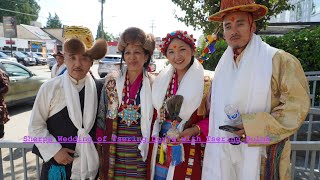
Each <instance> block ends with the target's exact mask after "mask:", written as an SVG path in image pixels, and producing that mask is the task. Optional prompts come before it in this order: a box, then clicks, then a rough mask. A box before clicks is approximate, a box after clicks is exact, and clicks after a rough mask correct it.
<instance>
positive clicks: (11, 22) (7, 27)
mask: <svg viewBox="0 0 320 180" xmlns="http://www.w3.org/2000/svg"><path fill="white" fill-rule="evenodd" d="M3 33H4V37H6V38H16V37H17V21H16V18H15V17H13V16H3Z"/></svg>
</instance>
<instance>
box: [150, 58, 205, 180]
mask: <svg viewBox="0 0 320 180" xmlns="http://www.w3.org/2000/svg"><path fill="white" fill-rule="evenodd" d="M173 73H174V67H173V66H172V65H168V66H167V67H166V68H165V69H163V70H162V71H161V72H160V74H159V75H158V76H157V77H156V79H155V81H154V83H153V86H152V103H153V106H154V108H155V109H156V110H157V112H160V108H161V107H162V105H163V101H164V98H165V94H166V92H167V89H168V86H169V83H170V81H171V79H172V76H173ZM203 89H204V69H203V67H202V65H201V64H200V63H199V62H198V61H197V60H195V61H194V62H193V64H192V66H191V67H190V68H189V69H188V71H187V73H186V74H185V75H184V76H183V78H182V80H181V83H180V85H179V88H178V91H177V93H176V94H177V95H182V96H183V98H184V99H183V103H182V106H181V110H180V114H179V117H181V119H182V121H181V122H180V124H179V125H178V128H177V129H178V130H179V132H182V131H183V128H184V125H185V123H186V122H187V121H188V120H189V119H190V117H191V115H192V114H193V113H194V112H195V110H196V109H197V108H198V107H199V106H200V104H201V101H202V97H203ZM159 122H160V113H158V116H157V119H156V121H155V123H154V127H153V132H152V136H155V137H159V132H160V130H161V129H160V128H161V127H160V124H159ZM157 148H158V143H155V142H154V146H153V150H152V159H151V178H152V179H153V177H154V168H155V163H156V155H157ZM182 150H183V149H182ZM174 169H175V166H171V165H170V167H169V171H168V176H167V180H172V179H173V175H174Z"/></svg>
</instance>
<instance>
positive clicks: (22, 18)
mask: <svg viewBox="0 0 320 180" xmlns="http://www.w3.org/2000/svg"><path fill="white" fill-rule="evenodd" d="M0 8H1V10H0V22H2V21H3V19H2V16H15V17H16V19H17V24H30V21H36V20H37V19H38V14H39V12H40V6H39V4H38V3H37V1H36V0H15V1H4V0H2V1H0ZM10 11H16V12H10ZM19 12H20V13H19ZM21 13H24V14H21ZM28 14H30V15H28Z"/></svg>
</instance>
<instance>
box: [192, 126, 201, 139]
mask: <svg viewBox="0 0 320 180" xmlns="http://www.w3.org/2000/svg"><path fill="white" fill-rule="evenodd" d="M192 127H197V128H198V130H199V133H198V134H197V135H196V136H199V135H200V134H201V128H200V126H199V125H197V124H194V125H193V126H192Z"/></svg>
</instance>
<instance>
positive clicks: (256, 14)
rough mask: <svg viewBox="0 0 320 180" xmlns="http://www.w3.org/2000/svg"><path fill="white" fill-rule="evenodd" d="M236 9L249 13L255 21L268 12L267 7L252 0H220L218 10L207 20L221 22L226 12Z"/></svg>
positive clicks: (235, 10)
mask: <svg viewBox="0 0 320 180" xmlns="http://www.w3.org/2000/svg"><path fill="white" fill-rule="evenodd" d="M237 11H242V12H248V13H251V14H252V16H253V19H254V20H255V21H257V20H259V19H261V18H263V17H264V16H265V15H266V14H267V13H268V8H267V7H266V6H264V5H260V4H256V3H255V2H254V0H221V5H220V11H219V12H217V13H215V14H213V15H211V16H209V21H215V22H222V21H223V17H224V16H225V15H226V14H229V13H232V12H237Z"/></svg>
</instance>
